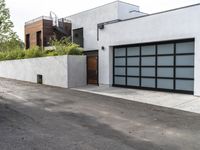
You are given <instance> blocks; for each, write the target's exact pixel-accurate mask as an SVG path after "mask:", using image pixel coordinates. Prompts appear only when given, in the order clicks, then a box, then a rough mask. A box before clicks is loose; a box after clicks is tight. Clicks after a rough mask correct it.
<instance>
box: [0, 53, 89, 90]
mask: <svg viewBox="0 0 200 150" xmlns="http://www.w3.org/2000/svg"><path fill="white" fill-rule="evenodd" d="M38 74H39V75H42V76H43V84H45V85H52V86H58V87H64V88H72V87H80V86H84V85H86V57H85V56H56V57H42V58H31V59H22V60H11V61H2V62H0V77H4V78H10V79H16V80H22V81H28V82H34V83H37V75H38Z"/></svg>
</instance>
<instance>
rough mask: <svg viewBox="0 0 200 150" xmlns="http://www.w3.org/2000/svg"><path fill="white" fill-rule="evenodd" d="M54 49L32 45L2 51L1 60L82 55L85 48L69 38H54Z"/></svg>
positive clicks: (0, 53) (0, 52)
mask: <svg viewBox="0 0 200 150" xmlns="http://www.w3.org/2000/svg"><path fill="white" fill-rule="evenodd" d="M51 43H52V44H51V45H52V46H53V47H54V49H53V50H42V49H41V48H39V47H37V46H36V47H32V48H31V49H28V50H22V49H16V50H10V51H0V61H4V60H15V59H26V58H36V57H46V56H60V55H82V54H83V49H82V48H80V46H79V45H77V44H74V43H71V42H70V41H69V40H68V39H67V38H64V39H62V40H60V41H58V40H52V42H51Z"/></svg>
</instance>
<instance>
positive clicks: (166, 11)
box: [101, 3, 200, 25]
mask: <svg viewBox="0 0 200 150" xmlns="http://www.w3.org/2000/svg"><path fill="white" fill-rule="evenodd" d="M199 5H200V3H197V4H193V5H188V6H184V7H179V8H174V9H169V10H165V11H161V12H157V13H152V14H145V15H143V16H139V17H134V18H129V19H124V20H119V21H118V22H110V21H109V22H102V23H101V24H105V25H108V24H114V23H119V22H124V21H129V20H134V19H140V18H144V17H149V16H154V15H159V14H163V13H168V12H172V11H176V10H181V9H186V8H190V7H195V6H199Z"/></svg>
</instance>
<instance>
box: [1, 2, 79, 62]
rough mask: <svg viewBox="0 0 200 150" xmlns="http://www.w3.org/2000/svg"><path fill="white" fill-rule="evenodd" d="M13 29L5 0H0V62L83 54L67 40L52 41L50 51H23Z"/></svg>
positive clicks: (33, 49) (34, 48) (36, 49)
mask: <svg viewBox="0 0 200 150" xmlns="http://www.w3.org/2000/svg"><path fill="white" fill-rule="evenodd" d="M13 27H14V25H13V22H12V21H11V20H10V13H9V9H8V8H7V7H6V3H5V0H0V61H3V60H14V59H25V58H35V57H45V56H59V55H82V53H83V49H82V48H80V46H79V45H77V44H74V43H72V42H71V40H70V39H69V38H63V39H61V40H52V41H51V46H52V48H53V49H52V50H42V49H41V48H39V47H37V46H36V47H32V48H31V49H28V50H24V44H23V42H22V41H21V40H20V39H19V37H18V36H17V34H16V33H15V32H14V31H13V30H12V29H13Z"/></svg>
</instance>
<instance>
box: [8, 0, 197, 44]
mask: <svg viewBox="0 0 200 150" xmlns="http://www.w3.org/2000/svg"><path fill="white" fill-rule="evenodd" d="M113 1H114V0H6V3H7V7H8V8H10V13H11V19H12V21H13V23H14V25H15V28H14V30H15V31H16V32H17V34H18V35H19V36H20V38H21V39H22V40H23V38H24V23H25V22H26V21H28V20H31V19H34V18H36V17H39V16H42V15H44V16H49V12H50V11H54V12H55V13H56V14H57V15H58V17H60V18H61V17H66V16H69V15H72V14H74V13H77V12H81V11H84V10H87V9H90V8H93V7H97V6H100V5H103V4H106V3H109V2H113ZM123 1H125V2H128V3H132V4H135V5H138V6H140V10H141V11H142V12H146V13H154V12H160V11H164V10H168V9H173V8H178V7H182V6H187V5H192V4H196V3H200V0H123Z"/></svg>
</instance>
